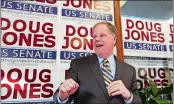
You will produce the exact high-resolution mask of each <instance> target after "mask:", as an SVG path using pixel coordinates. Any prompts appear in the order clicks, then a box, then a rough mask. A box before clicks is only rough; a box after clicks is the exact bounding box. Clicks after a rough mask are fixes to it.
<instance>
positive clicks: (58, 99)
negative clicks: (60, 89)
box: [57, 96, 69, 103]
mask: <svg viewBox="0 0 174 104" xmlns="http://www.w3.org/2000/svg"><path fill="white" fill-rule="evenodd" d="M68 98H69V97H67V98H66V99H65V100H60V98H59V96H57V101H58V103H66V102H67V101H68Z"/></svg>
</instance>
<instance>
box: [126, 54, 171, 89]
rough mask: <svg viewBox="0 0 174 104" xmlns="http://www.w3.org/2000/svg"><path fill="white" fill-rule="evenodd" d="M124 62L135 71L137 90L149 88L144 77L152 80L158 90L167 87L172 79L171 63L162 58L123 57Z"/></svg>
mask: <svg viewBox="0 0 174 104" xmlns="http://www.w3.org/2000/svg"><path fill="white" fill-rule="evenodd" d="M125 62H126V63H129V64H131V65H132V66H134V67H135V69H136V77H137V84H138V90H139V91H141V90H142V89H143V88H145V87H149V82H148V81H147V80H145V79H144V77H146V78H149V79H152V80H153V81H154V82H155V84H156V85H157V87H158V88H161V87H164V86H168V85H169V84H170V83H171V82H172V79H173V67H172V65H173V64H172V63H171V61H168V60H167V59H164V58H154V57H132V56H125Z"/></svg>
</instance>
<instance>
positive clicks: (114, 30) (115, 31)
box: [92, 22, 118, 37]
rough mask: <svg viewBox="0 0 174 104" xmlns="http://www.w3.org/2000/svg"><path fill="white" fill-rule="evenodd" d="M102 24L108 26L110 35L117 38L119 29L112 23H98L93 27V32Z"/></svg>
mask: <svg viewBox="0 0 174 104" xmlns="http://www.w3.org/2000/svg"><path fill="white" fill-rule="evenodd" d="M101 24H105V25H106V26H107V28H108V29H109V31H110V33H111V34H112V35H115V36H116V37H117V35H118V31H117V28H116V27H115V26H114V25H113V24H111V23H110V22H99V23H96V24H95V25H94V26H93V28H92V30H93V31H94V28H95V27H97V26H98V25H101Z"/></svg>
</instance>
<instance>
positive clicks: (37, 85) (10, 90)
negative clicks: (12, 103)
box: [1, 68, 54, 100]
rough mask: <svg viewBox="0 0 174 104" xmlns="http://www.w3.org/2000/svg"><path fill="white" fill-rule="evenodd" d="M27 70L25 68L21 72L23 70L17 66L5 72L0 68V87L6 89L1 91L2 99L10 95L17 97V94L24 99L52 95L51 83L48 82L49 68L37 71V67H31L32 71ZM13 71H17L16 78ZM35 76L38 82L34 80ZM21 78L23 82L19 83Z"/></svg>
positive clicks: (13, 97) (49, 78)
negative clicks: (3, 91)
mask: <svg viewBox="0 0 174 104" xmlns="http://www.w3.org/2000/svg"><path fill="white" fill-rule="evenodd" d="M29 70H30V69H25V72H24V74H22V71H23V70H21V69H19V68H12V69H10V70H9V71H8V72H6V73H5V72H4V70H2V69H1V89H7V91H6V92H5V94H4V93H3V94H2V95H1V99H2V100H6V99H8V98H9V97H10V96H12V99H17V98H18V97H19V96H21V98H22V99H26V98H28V97H29V98H50V97H52V96H53V94H54V91H53V84H52V83H50V80H51V70H50V69H42V70H41V71H40V72H38V70H37V69H33V71H32V73H29ZM14 73H17V74H16V78H13V74H14ZM31 74H32V78H31V76H30V77H29V75H31ZM5 77H6V78H5ZM36 78H38V79H39V82H38V81H36ZM3 80H7V81H3ZM23 80H24V81H25V82H24V83H21V82H23ZM2 82H4V83H2ZM9 83H11V84H9ZM22 86H23V87H22ZM36 93H37V94H36Z"/></svg>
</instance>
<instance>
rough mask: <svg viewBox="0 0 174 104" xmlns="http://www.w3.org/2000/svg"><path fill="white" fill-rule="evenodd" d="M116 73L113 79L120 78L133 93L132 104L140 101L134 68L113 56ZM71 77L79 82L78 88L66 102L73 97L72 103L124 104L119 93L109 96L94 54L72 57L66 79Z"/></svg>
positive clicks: (55, 99)
mask: <svg viewBox="0 0 174 104" xmlns="http://www.w3.org/2000/svg"><path fill="white" fill-rule="evenodd" d="M115 62H116V74H115V79H114V80H122V82H123V83H124V85H125V86H126V87H127V88H128V89H129V90H130V91H131V92H132V93H133V101H132V103H133V104H139V103H141V99H140V97H139V96H138V94H137V92H136V91H137V83H136V73H135V68H134V67H133V66H131V65H129V64H126V63H124V62H120V61H119V60H118V59H116V57H115ZM69 78H72V79H73V80H74V81H76V82H77V83H78V84H79V88H78V90H77V91H76V92H75V93H74V94H72V95H71V96H70V97H69V100H68V102H70V101H71V100H72V99H74V103H82V104H84V103H116V104H124V103H125V102H124V99H123V98H122V97H121V95H118V96H114V97H109V96H108V93H107V89H106V86H105V83H104V79H103V77H102V72H101V69H100V66H99V63H98V58H97V55H96V54H93V55H90V56H87V57H81V58H77V59H73V60H72V61H71V65H70V69H69V72H68V76H67V78H66V79H69ZM58 91H59V89H57V90H56V92H55V94H54V102H55V103H56V104H57V103H58V102H57V94H58Z"/></svg>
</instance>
